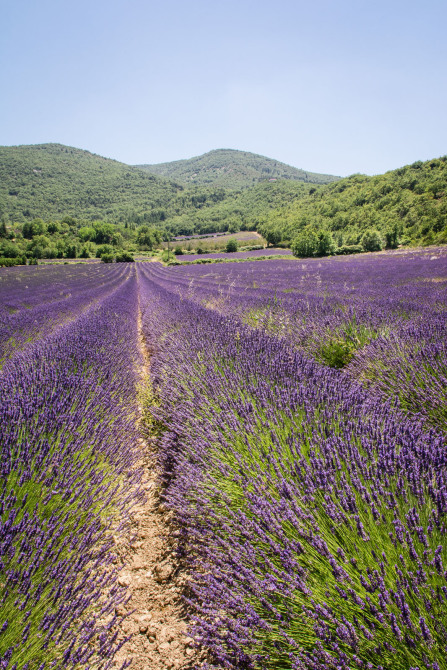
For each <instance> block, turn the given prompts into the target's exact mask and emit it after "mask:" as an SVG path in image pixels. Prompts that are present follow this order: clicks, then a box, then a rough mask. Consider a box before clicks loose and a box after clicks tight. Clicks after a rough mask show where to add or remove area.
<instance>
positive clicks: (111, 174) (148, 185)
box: [0, 144, 183, 221]
mask: <svg viewBox="0 0 447 670" xmlns="http://www.w3.org/2000/svg"><path fill="white" fill-rule="evenodd" d="M181 191H183V187H181V186H179V185H178V184H174V183H172V182H169V181H167V180H166V179H160V178H158V177H155V176H153V175H150V174H146V173H144V172H142V171H141V170H138V169H137V168H133V167H130V166H128V165H125V164H124V163H119V162H118V161H114V160H110V159H108V158H103V157H102V156H97V155H95V154H92V153H90V152H88V151H83V150H81V149H75V148H73V147H66V146H63V145H61V144H38V145H31V146H25V145H24V146H17V147H0V214H7V215H8V216H9V218H10V219H11V220H17V221H21V220H24V218H29V217H42V218H44V219H45V220H48V219H49V218H52V217H53V218H60V217H61V216H64V215H71V216H75V217H80V218H86V219H95V218H96V219H99V218H107V219H108V220H109V221H118V220H127V219H128V220H135V218H137V219H138V216H144V215H146V216H151V215H152V218H153V219H154V220H155V221H156V220H158V219H159V218H160V217H161V218H164V216H165V214H160V212H158V214H157V210H165V209H166V208H167V207H169V206H170V205H171V204H172V202H173V200H175V198H176V196H177V195H178V194H179V193H180V192H181Z"/></svg>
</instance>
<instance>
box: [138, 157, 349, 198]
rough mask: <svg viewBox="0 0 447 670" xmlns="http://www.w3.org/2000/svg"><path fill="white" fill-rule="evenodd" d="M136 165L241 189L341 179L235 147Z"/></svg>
mask: <svg viewBox="0 0 447 670" xmlns="http://www.w3.org/2000/svg"><path fill="white" fill-rule="evenodd" d="M136 167H138V168H140V169H142V170H144V171H146V172H148V173H150V174H155V175H159V176H162V177H167V178H169V179H173V180H174V181H177V182H179V183H181V184H204V185H213V186H222V187H224V188H238V189H239V188H246V187H248V186H253V185H254V184H257V183H258V182H261V181H268V180H277V179H293V180H296V181H301V182H307V183H311V184H328V183H329V182H332V181H335V180H337V179H339V177H334V176H332V175H325V174H317V173H314V172H306V171H305V170H299V169H298V168H295V167H291V166H290V165H286V164H285V163H281V162H279V161H276V160H273V159H272V158H266V157H265V156H259V155H258V154H252V153H250V152H248V151H236V150H234V149H216V150H214V151H209V152H208V153H206V154H203V155H202V156H196V157H195V158H190V159H186V160H180V161H172V162H171V163H158V164H155V165H138V166H136Z"/></svg>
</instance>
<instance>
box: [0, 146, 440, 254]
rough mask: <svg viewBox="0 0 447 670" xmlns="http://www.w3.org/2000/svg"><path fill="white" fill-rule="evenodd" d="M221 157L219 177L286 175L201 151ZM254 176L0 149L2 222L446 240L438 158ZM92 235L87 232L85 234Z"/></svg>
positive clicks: (166, 232)
mask: <svg viewBox="0 0 447 670" xmlns="http://www.w3.org/2000/svg"><path fill="white" fill-rule="evenodd" d="M228 154H231V156H233V157H236V158H237V159H238V160H239V158H241V161H240V162H239V164H238V163H237V161H236V162H235V163H234V166H235V167H234V171H233V172H229V173H228V171H227V170H226V169H223V168H222V174H224V173H225V174H227V173H228V174H233V176H234V177H235V178H236V176H237V175H238V174H239V172H238V169H239V168H238V165H239V167H240V166H245V168H247V166H248V165H250V161H252V160H255V159H256V160H257V159H258V158H259V159H262V161H264V163H262V161H261V163H260V164H259V165H264V166H265V165H271V166H272V167H271V169H272V170H273V171H272V172H271V173H269V174H274V175H282V174H283V173H282V172H281V170H282V168H281V166H282V164H281V163H278V162H276V161H271V160H270V159H263V157H257V156H255V155H254V154H247V153H245V152H238V151H234V152H233V151H229V150H228V151H227V150H221V151H217V152H210V153H209V154H205V157H208V158H209V162H208V163H206V162H205V163H203V161H202V165H205V167H206V165H211V163H212V160H211V158H210V157H213V156H214V157H216V156H217V157H219V158H222V159H223V158H224V157H226V158H225V160H227V158H228ZM247 157H248V158H247ZM199 158H200V159H203V158H204V157H199ZM242 159H243V160H242ZM197 160H199V159H197ZM256 160H255V163H254V164H255V165H256V164H257V163H256ZM265 161H267V162H265ZM185 163H188V161H177V162H176V165H178V164H185ZM227 164H228V163H227ZM169 165H171V167H172V165H174V164H169ZM275 166H276V167H275ZM285 167H287V166H285ZM185 169H186V168H185ZM188 169H189V168H188ZM214 169H217V168H213V169H212V170H214ZM219 169H220V168H219ZM253 169H254V168H253ZM265 169H267V168H265ZM269 169H270V168H269ZM174 172H175V170H174V171H172V172H171V174H173V173H174ZM206 172H207V169H205V168H204V174H205V173H206ZM211 173H212V172H211ZM185 174H186V173H185ZM228 174H227V176H228ZM245 174H246V176H247V174H248V173H245ZM259 174H260V173H259ZM266 174H267V173H266ZM303 174H304V173H303ZM306 174H307V177H309V175H310V173H306ZM239 176H240V175H239ZM320 177H321V175H320ZM256 180H257V178H256V179H255V183H254V184H253V185H252V186H250V187H241V186H240V187H239V188H238V189H235V188H234V183H235V182H234V181H233V182H232V183H233V187H232V188H229V187H228V184H229V183H230V182H227V187H226V188H223V187H220V186H218V185H216V184H218V183H219V182H218V179H217V178H216V179H214V185H212V186H205V185H201V184H191V185H189V186H184V185H182V184H179V183H176V182H174V181H170V180H168V179H166V178H164V177H158V176H155V175H151V174H148V173H147V172H144V171H143V170H141V169H140V168H137V167H130V166H128V165H125V164H123V163H119V162H117V161H114V160H110V159H107V158H102V157H101V156H97V155H94V154H91V153H89V152H88V151H82V150H80V149H75V148H72V147H65V146H62V145H59V144H44V145H35V146H19V147H0V219H1V220H2V221H3V222H4V223H5V224H7V225H12V224H16V223H18V224H24V223H26V222H30V221H32V220H33V219H35V218H41V219H43V221H44V222H46V223H48V222H50V221H59V222H61V221H63V220H64V219H65V217H67V216H68V217H71V218H74V219H76V221H77V227H78V228H80V227H81V226H82V225H85V224H84V223H82V222H87V223H88V222H92V221H102V222H107V223H109V224H110V223H114V224H119V225H120V231H119V232H120V233H121V235H123V236H124V232H123V231H124V229H127V228H129V229H130V230H132V229H134V228H135V227H136V226H137V227H138V226H140V225H143V224H144V225H146V226H149V227H152V228H154V227H155V228H156V229H158V230H159V231H160V233H162V235H163V237H165V238H166V237H168V236H170V235H171V236H175V235H191V234H200V233H213V232H225V231H230V232H237V231H238V230H258V231H259V232H260V233H261V234H262V235H263V236H264V237H265V238H266V239H267V240H268V241H269V242H272V243H273V244H278V243H280V244H282V245H285V246H287V245H289V244H290V243H291V242H292V241H293V240H294V239H296V238H297V237H299V236H302V235H306V234H308V233H310V234H314V233H316V234H320V233H321V232H323V233H325V234H326V233H330V235H331V236H332V239H333V243H334V244H335V245H336V246H338V247H344V246H353V245H358V244H359V243H360V241H361V239H362V237H363V235H364V233H365V232H370V231H372V232H374V234H376V237H377V236H378V237H381V238H382V239H384V238H385V237H386V236H387V235H391V234H392V235H393V240H394V241H393V245H394V246H395V245H396V244H398V243H399V244H425V245H428V244H437V243H446V242H447V198H446V189H447V158H446V157H445V156H444V157H442V158H437V159H433V160H430V161H426V162H424V163H423V162H421V161H418V162H416V163H413V164H412V165H408V166H404V167H402V168H399V169H398V170H394V171H391V172H387V173H385V174H383V175H378V176H374V177H368V176H366V175H360V174H356V175H352V176H350V177H346V178H345V179H339V180H338V181H333V182H331V183H328V184H315V183H306V182H305V181H299V179H298V178H294V179H287V180H286V179H279V178H278V177H277V176H275V177H271V179H267V180H264V181H262V183H256ZM230 181H231V180H230ZM245 186H246V184H245ZM390 231H391V232H390ZM134 237H135V236H134ZM94 239H96V238H95V237H94V236H93V237H92V236H90V238H89V241H92V240H94ZM87 241H88V240H87ZM81 242H85V240H81ZM91 252H92V250H91V251H90V253H91Z"/></svg>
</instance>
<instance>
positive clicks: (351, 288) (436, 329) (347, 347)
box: [157, 250, 447, 430]
mask: <svg viewBox="0 0 447 670" xmlns="http://www.w3.org/2000/svg"><path fill="white" fill-rule="evenodd" d="M157 278H158V281H159V282H160V283H161V284H162V285H163V286H165V287H166V288H168V289H169V290H172V291H174V292H176V293H177V294H178V295H179V296H182V297H187V298H189V299H191V300H194V301H196V302H197V303H199V304H201V305H204V306H206V307H208V308H211V309H214V310H218V311H219V312H220V313H222V314H228V315H233V316H236V317H237V318H239V319H240V320H241V321H242V322H244V323H246V324H248V325H250V326H251V327H255V328H258V329H262V330H265V331H266V332H269V333H271V334H274V335H276V336H279V337H282V338H284V339H286V340H287V341H288V342H289V343H290V344H291V345H293V346H294V347H296V348H298V349H300V350H302V351H304V352H307V353H308V354H310V355H311V356H312V357H314V358H316V359H317V360H319V361H320V362H322V363H325V364H327V365H329V366H331V367H335V368H345V369H346V373H347V374H349V375H350V376H351V377H353V378H361V379H363V380H365V381H367V380H368V379H376V380H377V383H375V384H374V385H373V386H374V388H376V389H377V390H378V391H380V392H385V393H387V394H391V395H393V396H395V397H398V398H399V399H400V400H401V403H402V406H403V407H404V408H406V409H409V410H411V411H413V412H415V411H416V412H417V411H419V410H418V407H420V408H421V411H422V413H423V415H424V416H425V417H426V418H427V420H428V421H430V422H431V423H432V424H433V425H436V426H438V427H441V428H442V429H443V430H445V429H446V428H447V425H446V419H445V409H444V412H443V411H442V409H441V410H439V408H442V407H444V408H445V402H444V401H443V398H444V400H445V391H442V389H443V388H444V389H445V378H446V374H447V367H446V365H447V359H446V356H445V340H446V338H445V335H446V328H447V304H446V303H447V292H446V284H447V254H446V253H445V252H442V251H437V252H436V253H434V252H433V250H425V251H414V252H407V253H405V254H402V253H390V254H384V255H377V254H376V255H363V256H359V257H354V258H349V259H346V258H331V259H321V260H317V259H315V260H311V261H306V262H304V263H303V262H297V261H294V262H291V263H289V262H288V261H266V262H264V263H262V266H259V265H258V264H251V263H245V264H241V265H233V264H226V265H224V266H218V267H217V266H213V267H212V268H211V267H207V268H206V269H204V268H202V267H198V266H189V267H185V268H173V269H169V270H167V269H162V268H160V269H158V270H157ZM415 370H417V371H418V373H417V374H415V373H414V371H415ZM419 371H420V374H419ZM379 379H381V380H382V381H381V382H380V383H379ZM421 389H424V390H423V391H421ZM430 398H431V400H430Z"/></svg>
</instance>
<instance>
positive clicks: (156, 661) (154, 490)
mask: <svg viewBox="0 0 447 670" xmlns="http://www.w3.org/2000/svg"><path fill="white" fill-rule="evenodd" d="M139 332H140V346H141V351H142V354H143V358H144V361H145V363H144V367H143V369H142V370H141V376H142V377H145V378H146V379H147V378H148V375H149V368H150V360H149V357H148V354H147V349H146V347H145V344H144V340H143V336H142V330H141V315H140V317H139ZM140 410H142V408H140ZM141 432H142V434H143V435H144V426H143V425H142V431H141ZM141 446H142V450H143V453H144V471H145V474H144V477H143V487H144V489H145V492H146V501H145V502H144V503H143V504H142V505H141V506H140V507H139V508H137V509H136V510H135V512H134V515H133V520H132V526H133V528H132V531H133V534H134V535H135V536H136V541H135V542H133V544H132V546H131V547H130V548H129V547H128V546H126V545H125V544H124V542H123V543H122V544H120V541H119V539H118V540H117V553H118V556H119V561H120V563H121V565H122V568H123V570H122V573H121V575H120V578H119V582H120V584H121V585H123V586H124V585H125V586H128V592H129V595H130V599H129V602H128V603H127V604H126V605H125V606H121V607H119V608H118V610H117V613H118V614H121V615H126V616H125V618H124V619H123V621H122V623H121V625H120V632H119V639H121V640H123V639H124V638H126V637H128V636H131V637H130V639H129V640H128V641H127V642H125V643H124V645H123V647H122V648H121V650H120V651H119V652H118V654H117V655H116V657H115V660H114V667H116V668H120V667H121V666H122V664H123V663H124V662H125V661H126V660H128V661H131V664H130V668H132V670H162V669H165V668H168V669H172V670H180V669H182V670H186V669H187V668H194V667H200V665H201V663H202V661H203V660H204V656H203V655H202V653H201V652H200V650H198V649H197V648H196V647H195V645H194V642H193V640H192V639H190V638H188V637H187V636H186V628H187V612H186V609H185V606H184V604H183V602H182V592H183V589H184V585H185V582H186V575H185V573H184V571H182V568H181V566H180V565H179V562H178V559H177V555H176V548H177V547H176V539H175V535H174V531H175V528H174V526H173V521H172V517H171V513H170V512H168V511H167V510H166V509H165V508H164V506H163V504H162V501H161V489H160V484H159V477H158V472H157V458H156V449H157V438H156V437H153V436H151V435H150V434H149V435H145V436H144V439H143V438H141Z"/></svg>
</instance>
